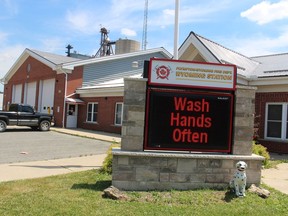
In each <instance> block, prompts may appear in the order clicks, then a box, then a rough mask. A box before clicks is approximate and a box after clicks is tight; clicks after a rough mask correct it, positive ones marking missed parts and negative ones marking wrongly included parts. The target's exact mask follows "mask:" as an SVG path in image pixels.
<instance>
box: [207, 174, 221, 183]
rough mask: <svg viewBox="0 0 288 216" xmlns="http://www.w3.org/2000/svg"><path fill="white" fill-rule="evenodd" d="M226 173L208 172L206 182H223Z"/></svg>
mask: <svg viewBox="0 0 288 216" xmlns="http://www.w3.org/2000/svg"><path fill="white" fill-rule="evenodd" d="M223 181H224V175H223V174H207V175H206V182H207V183H223Z"/></svg>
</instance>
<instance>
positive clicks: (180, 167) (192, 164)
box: [177, 158, 197, 172]
mask: <svg viewBox="0 0 288 216" xmlns="http://www.w3.org/2000/svg"><path fill="white" fill-rule="evenodd" d="M196 167H197V160H196V159H182V158H181V159H178V164H177V172H191V171H193V170H194V169H195V168H196Z"/></svg>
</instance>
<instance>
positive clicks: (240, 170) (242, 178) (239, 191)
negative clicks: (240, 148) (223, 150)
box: [230, 161, 247, 197]
mask: <svg viewBox="0 0 288 216" xmlns="http://www.w3.org/2000/svg"><path fill="white" fill-rule="evenodd" d="M236 168H237V170H236V172H235V173H234V175H233V178H232V180H231V181H230V188H231V189H232V191H234V192H235V194H236V196H237V197H244V196H245V188H246V179H247V177H246V172H245V170H246V168H247V164H246V163H245V162H244V161H239V162H238V163H237V164H236Z"/></svg>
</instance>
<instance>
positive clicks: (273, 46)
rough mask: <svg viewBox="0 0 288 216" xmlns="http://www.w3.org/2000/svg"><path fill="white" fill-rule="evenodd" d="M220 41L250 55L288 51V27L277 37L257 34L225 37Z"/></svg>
mask: <svg viewBox="0 0 288 216" xmlns="http://www.w3.org/2000/svg"><path fill="white" fill-rule="evenodd" d="M220 43H222V44H223V45H224V46H226V47H228V48H231V49H232V50H235V51H237V52H239V53H241V54H243V55H246V56H248V57H251V56H260V55H261V56H262V55H269V54H275V53H281V52H287V50H288V27H287V28H286V29H283V31H282V32H281V33H280V34H279V35H278V36H276V37H270V36H267V35H263V34H257V35H253V36H251V37H247V38H243V37H241V38H238V37H234V38H231V39H227V38H225V39H223V42H220Z"/></svg>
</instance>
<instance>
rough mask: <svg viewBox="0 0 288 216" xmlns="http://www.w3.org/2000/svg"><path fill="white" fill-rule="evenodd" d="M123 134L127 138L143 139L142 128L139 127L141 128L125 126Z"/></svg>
mask: <svg viewBox="0 0 288 216" xmlns="http://www.w3.org/2000/svg"><path fill="white" fill-rule="evenodd" d="M125 133H126V135H128V136H139V137H144V127H141V126H126V129H125Z"/></svg>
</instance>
